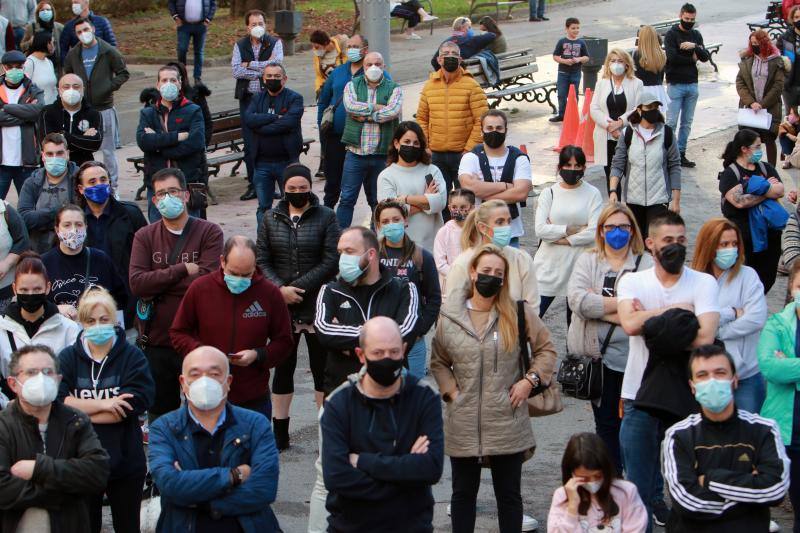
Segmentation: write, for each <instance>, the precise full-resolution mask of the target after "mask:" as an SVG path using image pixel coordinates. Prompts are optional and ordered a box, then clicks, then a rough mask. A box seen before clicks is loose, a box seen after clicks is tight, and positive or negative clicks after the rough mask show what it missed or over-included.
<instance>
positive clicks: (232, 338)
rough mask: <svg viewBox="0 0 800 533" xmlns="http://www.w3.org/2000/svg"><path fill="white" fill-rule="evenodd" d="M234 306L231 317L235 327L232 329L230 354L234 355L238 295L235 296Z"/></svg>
mask: <svg viewBox="0 0 800 533" xmlns="http://www.w3.org/2000/svg"><path fill="white" fill-rule="evenodd" d="M232 296H233V305H232V306H231V317H232V318H233V327H232V328H231V344H230V349H229V350H228V353H234V351H233V347H234V346H235V344H234V342H236V295H235V294H233V295H232Z"/></svg>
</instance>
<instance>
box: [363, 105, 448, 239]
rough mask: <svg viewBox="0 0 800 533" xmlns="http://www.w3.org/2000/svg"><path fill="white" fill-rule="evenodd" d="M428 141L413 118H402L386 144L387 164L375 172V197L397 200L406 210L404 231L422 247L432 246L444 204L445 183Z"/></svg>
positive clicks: (380, 199) (445, 195)
mask: <svg viewBox="0 0 800 533" xmlns="http://www.w3.org/2000/svg"><path fill="white" fill-rule="evenodd" d="M427 149H428V143H427V140H426V139H425V134H424V133H422V128H420V127H419V124H417V123H416V122H411V121H407V122H401V123H400V124H399V125H398V127H397V129H396V130H395V132H394V135H393V137H392V144H391V147H390V148H389V156H388V159H387V162H388V163H389V166H388V167H386V169H385V170H383V171H382V172H381V173H380V175H378V201H380V202H382V201H384V200H389V199H392V200H397V201H398V202H399V203H401V204H402V205H403V206H404V207H405V209H406V210H407V211H408V213H409V217H408V227H407V228H406V234H407V235H408V237H409V239H411V240H412V241H414V242H415V243H417V244H419V245H420V246H422V248H424V249H425V250H428V251H431V250H433V240H434V239H435V238H436V232H438V231H439V228H441V227H442V213H443V212H444V210H445V207H446V206H447V189H446V188H447V185H446V184H445V181H444V178H443V177H442V172H441V171H440V170H439V168H438V167H437V166H435V165H432V164H431V156H430V154H429V153H428V151H427Z"/></svg>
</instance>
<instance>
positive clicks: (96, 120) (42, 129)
mask: <svg viewBox="0 0 800 533" xmlns="http://www.w3.org/2000/svg"><path fill="white" fill-rule="evenodd" d="M37 132H38V134H39V136H40V137H41V138H42V139H44V137H46V136H47V135H48V134H50V133H60V134H61V135H63V136H64V138H65V139H67V143H68V145H69V148H70V150H69V160H70V161H72V162H73V163H75V164H76V165H82V164H83V163H85V162H86V161H93V160H94V154H95V152H97V151H98V150H100V147H101V145H102V143H103V117H102V115H100V112H99V111H97V110H96V109H94V108H93V107H92V106H91V105H90V104H89V101H88V100H87V99H86V98H84V96H83V80H82V79H81V78H80V77H79V76H76V75H75V74H65V75H63V76H62V77H61V79H60V80H59V82H58V98H57V99H56V101H55V102H53V103H52V104H50V105H48V106H45V107H44V109H43V110H42V114H41V116H40V118H39V123H38V128H37ZM40 142H41V141H40Z"/></svg>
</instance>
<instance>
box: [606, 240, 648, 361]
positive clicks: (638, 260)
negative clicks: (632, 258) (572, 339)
mask: <svg viewBox="0 0 800 533" xmlns="http://www.w3.org/2000/svg"><path fill="white" fill-rule="evenodd" d="M643 255H644V254H641V255H639V257H637V258H636V265H635V266H634V267H633V270H632V271H631V272H636V271H637V270H639V265H640V264H641V263H642V256H643ZM616 328H617V324H611V327H610V328H608V333H606V338H605V339H604V340H603V345H602V346H601V347H600V355H605V354H606V350H608V345H609V344H611V336H612V335H613V334H614V330H615V329H616Z"/></svg>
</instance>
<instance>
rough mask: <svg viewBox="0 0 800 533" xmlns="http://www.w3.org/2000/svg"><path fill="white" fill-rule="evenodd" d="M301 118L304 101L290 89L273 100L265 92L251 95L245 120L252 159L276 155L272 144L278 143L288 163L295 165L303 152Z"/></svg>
mask: <svg viewBox="0 0 800 533" xmlns="http://www.w3.org/2000/svg"><path fill="white" fill-rule="evenodd" d="M270 109H272V110H273V111H274V112H272V113H271V112H270ZM302 118H303V97H302V96H300V94H298V93H296V92H294V91H293V90H291V89H287V88H286V87H284V88H283V90H282V91H281V92H279V93H278V94H277V95H275V96H272V95H271V94H269V92H268V91H266V90H264V91H262V92H261V93H259V94H257V95H254V96H253V101H252V102H250V107H248V108H247V111H246V112H245V115H244V120H245V124H247V127H248V128H250V129H251V130H252V132H253V139H254V140H255V147H254V150H253V153H254V154H255V159H256V160H258V159H262V158H267V159H269V154H272V153H274V152H275V149H274V145H275V143H278V142H280V143H283V148H284V150H285V152H286V154H287V155H288V157H289V161H298V160H299V159H300V152H301V151H302V150H303V131H302V129H301V125H300V120H301V119H302ZM272 159H273V160H277V159H274V158H272Z"/></svg>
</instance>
